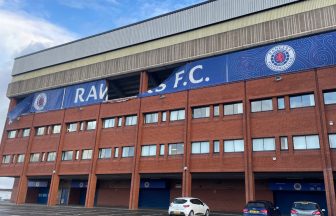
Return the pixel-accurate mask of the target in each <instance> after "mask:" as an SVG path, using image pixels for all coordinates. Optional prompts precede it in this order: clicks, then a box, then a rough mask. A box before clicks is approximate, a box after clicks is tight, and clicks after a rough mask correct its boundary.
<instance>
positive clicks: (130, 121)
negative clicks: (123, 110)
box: [125, 115, 138, 126]
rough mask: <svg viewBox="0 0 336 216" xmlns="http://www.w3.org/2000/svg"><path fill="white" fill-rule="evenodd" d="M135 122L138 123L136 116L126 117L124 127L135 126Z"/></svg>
mask: <svg viewBox="0 0 336 216" xmlns="http://www.w3.org/2000/svg"><path fill="white" fill-rule="evenodd" d="M137 121H138V116H136V115H133V116H126V120H125V125H126V126H132V125H136V124H137Z"/></svg>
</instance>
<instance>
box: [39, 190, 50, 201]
mask: <svg viewBox="0 0 336 216" xmlns="http://www.w3.org/2000/svg"><path fill="white" fill-rule="evenodd" d="M48 194H49V187H47V188H39V192H38V196H37V203H38V204H47V202H48Z"/></svg>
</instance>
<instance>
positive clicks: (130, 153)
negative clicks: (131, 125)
mask: <svg viewBox="0 0 336 216" xmlns="http://www.w3.org/2000/svg"><path fill="white" fill-rule="evenodd" d="M121 157H123V158H125V157H134V146H125V147H122V154H121Z"/></svg>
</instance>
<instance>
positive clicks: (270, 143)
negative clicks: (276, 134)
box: [252, 138, 275, 151]
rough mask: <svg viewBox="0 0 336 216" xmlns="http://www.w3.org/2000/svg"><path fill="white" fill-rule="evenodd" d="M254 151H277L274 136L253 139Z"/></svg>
mask: <svg viewBox="0 0 336 216" xmlns="http://www.w3.org/2000/svg"><path fill="white" fill-rule="evenodd" d="M252 144H253V151H275V139H274V138H260V139H253V140H252Z"/></svg>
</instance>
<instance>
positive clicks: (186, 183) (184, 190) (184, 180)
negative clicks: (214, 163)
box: [182, 170, 192, 197]
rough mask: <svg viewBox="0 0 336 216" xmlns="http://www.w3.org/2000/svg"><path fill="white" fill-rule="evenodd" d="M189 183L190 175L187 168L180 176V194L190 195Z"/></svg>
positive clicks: (190, 181) (190, 180)
mask: <svg viewBox="0 0 336 216" xmlns="http://www.w3.org/2000/svg"><path fill="white" fill-rule="evenodd" d="M191 183H192V176H191V173H190V172H189V170H185V171H184V172H183V176H182V196H185V197H190V196H191Z"/></svg>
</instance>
